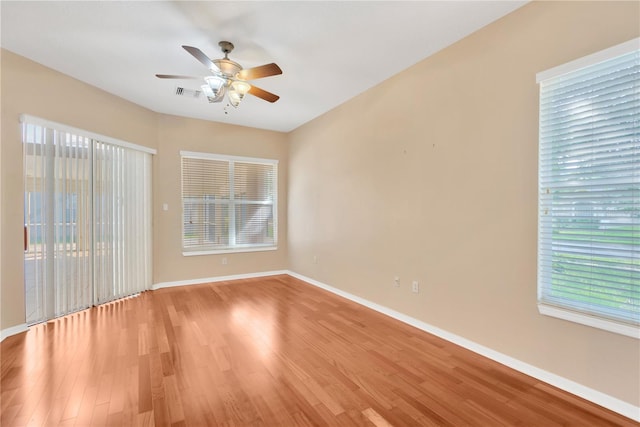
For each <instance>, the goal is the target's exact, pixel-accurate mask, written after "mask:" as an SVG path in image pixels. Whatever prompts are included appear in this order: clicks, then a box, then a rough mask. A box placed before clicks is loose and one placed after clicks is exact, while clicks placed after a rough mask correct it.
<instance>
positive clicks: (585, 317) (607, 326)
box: [536, 38, 640, 339]
mask: <svg viewBox="0 0 640 427" xmlns="http://www.w3.org/2000/svg"><path fill="white" fill-rule="evenodd" d="M634 51H640V38H636V39H632V40H629V41H627V42H625V43H621V44H619V45H616V46H613V47H611V48H608V49H605V50H602V51H599V52H596V53H594V54H591V55H588V56H585V57H582V58H579V59H576V60H574V61H571V62H568V63H566V64H562V65H560V66H557V67H554V68H551V69H549V70H546V71H542V72H540V73H538V74H537V75H536V81H537V83H538V84H541V83H542V82H544V81H546V80H548V79H552V78H554V77H558V76H562V75H565V74H568V73H572V72H574V71H578V70H581V69H584V68H586V67H590V66H593V65H597V64H600V63H602V62H604V61H607V60H610V59H615V58H617V57H620V56H622V55H626V54H629V53H631V52H634ZM541 91H542V85H541V86H540V91H539V93H541ZM540 100H541V97H540V99H539V105H540V107H541V102H540ZM539 123H541V122H539ZM542 145H543V143H542V132H540V133H539V147H538V150H539V163H538V167H539V170H538V215H537V222H538V238H537V244H538V261H537V262H538V280H537V294H538V311H539V313H540V314H542V315H546V316H551V317H555V318H559V319H563V320H567V321H571V322H575V323H579V324H582V325H587V326H590V327H594V328H598V329H602V330H606V331H610V332H614V333H617V334H621V335H625V336H628V337H632V338H636V339H640V325H637V324H634V323H627V322H624V321H617V320H614V319H610V318H607V317H604V316H602V315H599V314H598V313H594V312H588V310H584V311H578V310H577V309H575V308H574V307H569V306H562V305H561V304H559V303H557V302H555V303H550V302H549V301H545V300H544V299H543V298H542V290H543V286H544V284H543V283H542V274H541V262H542V261H541V258H542V253H541V252H542V244H543V241H542V237H541V235H542V222H543V218H544V214H543V210H544V209H545V207H544V206H543V203H542V193H543V188H542V184H541V176H542V168H543V166H544V165H543V164H542V163H543V162H542V157H541V152H542ZM634 250H635V249H634Z"/></svg>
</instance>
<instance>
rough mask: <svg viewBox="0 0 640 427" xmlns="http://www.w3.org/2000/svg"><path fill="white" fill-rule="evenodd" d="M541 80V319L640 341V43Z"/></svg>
mask: <svg viewBox="0 0 640 427" xmlns="http://www.w3.org/2000/svg"><path fill="white" fill-rule="evenodd" d="M537 79H538V82H539V83H540V145H539V175H538V179H539V212H538V307H539V310H540V312H541V313H542V314H546V315H551V316H555V317H559V318H562V319H566V320H571V321H575V322H578V323H583V324H586V325H589V326H593V327H598V328H601V329H606V330H609V331H613V332H617V333H621V334H624V335H627V336H631V337H635V338H640V328H639V325H640V39H635V40H631V41H629V42H627V43H623V44H622V45H618V46H615V47H613V48H611V49H607V50H605V51H602V52H598V53H596V54H594V55H591V56H589V57H586V58H582V59H579V60H577V61H574V62H572V63H569V64H565V65H562V66H560V67H556V68H554V69H551V70H548V71H545V72H542V73H539V74H538V76H537Z"/></svg>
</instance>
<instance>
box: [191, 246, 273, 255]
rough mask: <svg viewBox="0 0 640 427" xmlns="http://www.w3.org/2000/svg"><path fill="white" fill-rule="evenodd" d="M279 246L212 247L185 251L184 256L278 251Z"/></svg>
mask: <svg viewBox="0 0 640 427" xmlns="http://www.w3.org/2000/svg"><path fill="white" fill-rule="evenodd" d="M277 250H278V247H277V246H254V247H246V248H243V247H240V248H238V247H237V246H236V247H235V248H228V249H212V250H210V251H206V250H199V251H191V252H189V251H183V252H182V256H199V255H220V254H237V253H243V252H264V251H277Z"/></svg>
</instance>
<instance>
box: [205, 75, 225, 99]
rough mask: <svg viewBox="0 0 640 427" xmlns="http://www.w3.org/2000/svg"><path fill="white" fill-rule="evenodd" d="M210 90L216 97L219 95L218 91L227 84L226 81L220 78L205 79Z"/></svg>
mask: <svg viewBox="0 0 640 427" xmlns="http://www.w3.org/2000/svg"><path fill="white" fill-rule="evenodd" d="M204 81H205V82H207V85H208V86H209V88H210V89H211V90H212V91H213V94H214V96H216V95H218V91H219V90H220V88H221V87H223V86H224V85H225V83H226V80H225V79H223V78H222V77H220V76H207V77H205V78H204Z"/></svg>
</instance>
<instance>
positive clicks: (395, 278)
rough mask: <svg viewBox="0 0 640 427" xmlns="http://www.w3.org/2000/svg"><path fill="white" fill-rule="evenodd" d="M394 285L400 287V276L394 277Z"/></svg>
mask: <svg viewBox="0 0 640 427" xmlns="http://www.w3.org/2000/svg"><path fill="white" fill-rule="evenodd" d="M393 286H394V287H396V288H399V287H400V278H399V277H398V276H395V277H394V278H393Z"/></svg>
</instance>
